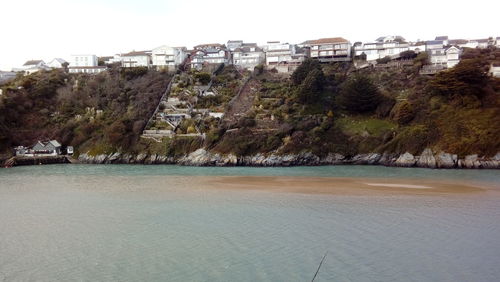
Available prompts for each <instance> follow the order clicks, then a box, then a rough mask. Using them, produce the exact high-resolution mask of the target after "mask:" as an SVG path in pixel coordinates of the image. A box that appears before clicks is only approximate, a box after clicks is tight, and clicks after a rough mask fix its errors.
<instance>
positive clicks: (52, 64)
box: [47, 58, 68, 69]
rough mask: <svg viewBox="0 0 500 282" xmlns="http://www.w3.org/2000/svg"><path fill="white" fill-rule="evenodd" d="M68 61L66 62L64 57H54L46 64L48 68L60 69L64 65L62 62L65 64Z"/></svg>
mask: <svg viewBox="0 0 500 282" xmlns="http://www.w3.org/2000/svg"><path fill="white" fill-rule="evenodd" d="M66 63H68V62H66V61H65V60H64V59H61V58H54V59H53V60H52V61H50V62H49V63H48V64H47V66H48V67H49V68H53V69H62V68H63V67H64V64H66Z"/></svg>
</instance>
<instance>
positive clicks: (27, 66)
mask: <svg viewBox="0 0 500 282" xmlns="http://www.w3.org/2000/svg"><path fill="white" fill-rule="evenodd" d="M41 70H50V68H49V67H48V66H47V65H46V64H45V62H44V61H43V60H29V61H26V63H24V64H23V65H22V66H21V67H20V68H14V69H12V71H15V72H24V74H25V75H30V74H32V73H35V72H38V71H41Z"/></svg>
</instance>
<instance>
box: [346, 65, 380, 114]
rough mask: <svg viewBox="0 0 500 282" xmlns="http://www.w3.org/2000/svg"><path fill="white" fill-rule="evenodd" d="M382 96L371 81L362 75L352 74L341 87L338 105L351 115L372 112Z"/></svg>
mask: <svg viewBox="0 0 500 282" xmlns="http://www.w3.org/2000/svg"><path fill="white" fill-rule="evenodd" d="M381 101H382V96H381V94H380V92H379V90H378V88H377V86H376V85H375V84H374V83H373V82H372V80H371V79H370V78H369V77H368V76H366V75H363V74H354V75H353V76H352V77H350V78H349V79H348V80H347V81H346V82H344V84H343V85H342V90H341V92H340V96H339V97H338V103H339V104H340V105H341V106H342V107H343V108H344V109H346V110H347V111H349V112H351V113H366V112H372V111H373V110H375V109H376V108H377V106H378V105H379V104H380V102H381Z"/></svg>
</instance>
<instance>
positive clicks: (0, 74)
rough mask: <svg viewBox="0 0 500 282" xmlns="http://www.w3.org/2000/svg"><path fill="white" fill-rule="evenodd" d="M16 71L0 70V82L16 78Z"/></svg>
mask: <svg viewBox="0 0 500 282" xmlns="http://www.w3.org/2000/svg"><path fill="white" fill-rule="evenodd" d="M16 75H17V74H16V73H15V72H10V71H0V83H4V82H7V81H9V80H13V79H14V78H16Z"/></svg>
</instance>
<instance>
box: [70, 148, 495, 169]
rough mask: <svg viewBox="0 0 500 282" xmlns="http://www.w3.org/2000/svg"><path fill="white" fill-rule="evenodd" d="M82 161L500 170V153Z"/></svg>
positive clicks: (197, 155) (98, 160) (94, 159)
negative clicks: (485, 156) (486, 154)
mask: <svg viewBox="0 0 500 282" xmlns="http://www.w3.org/2000/svg"><path fill="white" fill-rule="evenodd" d="M78 160H79V161H80V162H82V163H88V164H118V163H119V164H179V165H187V166H317V165H351V164H352V165H384V166H397V167H422V168H485V169H499V168H500V152H499V153H498V154H496V155H495V156H494V157H492V158H480V157H478V156H477V155H469V156H466V157H465V158H463V159H459V158H458V157H457V155H452V154H448V153H444V152H439V153H433V152H432V151H431V150H430V149H425V150H424V152H422V154H421V155H419V156H414V155H412V154H410V153H408V152H407V153H404V154H401V155H397V154H388V153H384V154H378V153H370V154H359V155H355V156H352V157H347V156H344V155H341V154H328V155H327V156H325V157H319V156H317V155H315V154H313V153H311V152H303V153H299V154H286V155H276V154H272V153H271V154H256V155H252V156H244V157H237V156H235V155H233V154H227V155H223V154H219V153H213V152H209V151H207V150H205V149H198V150H196V151H194V152H192V153H190V154H188V155H184V156H181V157H178V158H174V157H169V156H162V155H157V154H152V155H148V154H139V155H130V154H126V153H125V154H121V153H113V154H109V155H105V154H102V155H96V156H90V155H88V154H82V155H80V156H79V158H78Z"/></svg>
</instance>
